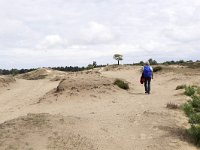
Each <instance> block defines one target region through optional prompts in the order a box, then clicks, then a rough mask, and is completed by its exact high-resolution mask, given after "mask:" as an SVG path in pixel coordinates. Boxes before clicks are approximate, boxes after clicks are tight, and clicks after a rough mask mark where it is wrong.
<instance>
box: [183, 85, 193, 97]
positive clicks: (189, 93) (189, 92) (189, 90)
mask: <svg viewBox="0 0 200 150" xmlns="http://www.w3.org/2000/svg"><path fill="white" fill-rule="evenodd" d="M194 94H195V88H194V87H192V86H187V87H186V88H185V95H187V96H192V95H194Z"/></svg>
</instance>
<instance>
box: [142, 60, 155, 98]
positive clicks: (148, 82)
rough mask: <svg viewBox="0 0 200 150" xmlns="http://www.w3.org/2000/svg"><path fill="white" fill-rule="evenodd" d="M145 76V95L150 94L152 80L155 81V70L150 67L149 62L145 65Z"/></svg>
mask: <svg viewBox="0 0 200 150" xmlns="http://www.w3.org/2000/svg"><path fill="white" fill-rule="evenodd" d="M143 76H144V79H145V81H144V88H145V93H147V94H150V90H151V79H153V68H152V67H151V66H150V63H149V61H147V62H146V63H145V66H144V67H143Z"/></svg>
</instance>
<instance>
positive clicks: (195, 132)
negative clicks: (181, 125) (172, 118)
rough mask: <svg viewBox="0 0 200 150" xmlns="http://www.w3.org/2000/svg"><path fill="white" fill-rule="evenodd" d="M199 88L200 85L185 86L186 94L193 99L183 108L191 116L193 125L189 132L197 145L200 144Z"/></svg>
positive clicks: (190, 119) (190, 120) (190, 121)
mask: <svg viewBox="0 0 200 150" xmlns="http://www.w3.org/2000/svg"><path fill="white" fill-rule="evenodd" d="M198 90H199V87H198V86H188V87H186V88H185V94H186V95H187V96H190V97H191V101H189V102H187V103H185V104H184V105H183V110H184V112H185V114H186V115H187V116H188V117H189V123H190V125H191V128H190V129H188V133H189V135H190V136H191V139H193V140H194V141H195V143H196V145H198V146H200V95H199V94H198Z"/></svg>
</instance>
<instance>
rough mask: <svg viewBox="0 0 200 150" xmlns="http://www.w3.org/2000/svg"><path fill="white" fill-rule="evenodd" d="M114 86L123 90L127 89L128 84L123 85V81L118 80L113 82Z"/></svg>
mask: <svg viewBox="0 0 200 150" xmlns="http://www.w3.org/2000/svg"><path fill="white" fill-rule="evenodd" d="M114 85H117V86H118V87H119V88H121V89H124V90H128V89H129V85H128V83H125V82H124V81H123V80H120V79H116V80H115V82H114Z"/></svg>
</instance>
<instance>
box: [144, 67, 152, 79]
mask: <svg viewBox="0 0 200 150" xmlns="http://www.w3.org/2000/svg"><path fill="white" fill-rule="evenodd" d="M152 71H153V70H152V68H151V67H150V66H147V65H146V66H144V72H143V73H144V77H145V78H152V74H153V73H152Z"/></svg>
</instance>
